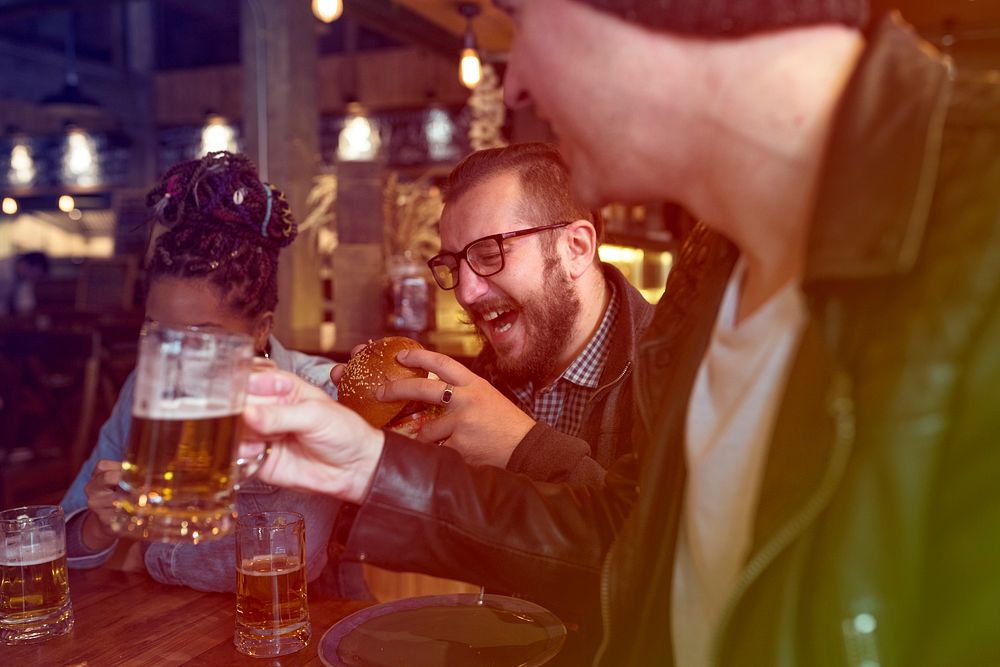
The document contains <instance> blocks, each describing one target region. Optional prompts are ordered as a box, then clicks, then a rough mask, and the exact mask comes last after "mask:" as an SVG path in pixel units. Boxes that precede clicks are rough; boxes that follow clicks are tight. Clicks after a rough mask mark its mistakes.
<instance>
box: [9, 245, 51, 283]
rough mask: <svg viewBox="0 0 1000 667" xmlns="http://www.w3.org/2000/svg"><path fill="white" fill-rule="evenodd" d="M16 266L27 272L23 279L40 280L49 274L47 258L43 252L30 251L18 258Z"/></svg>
mask: <svg viewBox="0 0 1000 667" xmlns="http://www.w3.org/2000/svg"><path fill="white" fill-rule="evenodd" d="M17 265H19V266H21V267H22V270H24V271H27V275H26V276H25V277H32V278H40V277H42V276H46V275H48V273H49V256H48V255H46V254H45V253H44V252H38V251H32V252H26V253H24V254H23V255H20V256H18V258H17Z"/></svg>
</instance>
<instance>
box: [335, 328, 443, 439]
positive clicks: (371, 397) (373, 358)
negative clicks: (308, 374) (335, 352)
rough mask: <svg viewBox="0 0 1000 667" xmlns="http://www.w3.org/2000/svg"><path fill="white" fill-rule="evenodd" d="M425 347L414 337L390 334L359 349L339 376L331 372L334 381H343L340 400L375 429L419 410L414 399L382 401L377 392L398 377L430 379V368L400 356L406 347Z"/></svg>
mask: <svg viewBox="0 0 1000 667" xmlns="http://www.w3.org/2000/svg"><path fill="white" fill-rule="evenodd" d="M413 349H417V350H422V349H423V346H422V345H421V344H420V343H418V342H417V341H415V340H413V339H411V338H405V337H403V336H389V337H387V338H380V339H378V340H375V341H369V342H368V344H367V345H364V346H361V347H360V348H355V350H354V353H353V355H352V356H351V359H350V361H348V362H347V365H346V366H345V367H341V366H336V367H334V368H335V370H336V369H341V368H342V370H341V371H340V373H339V376H338V375H334V373H333V372H331V374H330V377H331V378H332V379H333V381H334V382H339V386H338V390H337V391H338V400H339V401H340V403H341V405H345V406H347V407H349V408H350V409H352V410H354V411H355V412H357V413H358V414H359V415H361V416H362V417H364V418H365V421H367V422H368V423H369V424H371V425H372V426H374V427H375V428H382V427H384V426H386V425H388V424H389V423H390V422H392V421H394V420H395V419H396V418H397V417H402V416H405V415H406V414H410V413H412V412H414V411H415V409H414V408H416V409H419V406H412V405H410V404H411V403H412V401H408V400H396V401H380V400H378V398H377V397H376V395H375V393H376V391H377V390H378V388H379V387H381V386H383V385H385V384H387V383H389V382H393V381H395V380H405V379H409V378H426V377H427V371H425V370H423V369H420V368H408V367H406V366H404V365H402V364H401V363H399V361H398V360H397V359H396V355H397V354H399V353H400V352H402V351H403V350H413Z"/></svg>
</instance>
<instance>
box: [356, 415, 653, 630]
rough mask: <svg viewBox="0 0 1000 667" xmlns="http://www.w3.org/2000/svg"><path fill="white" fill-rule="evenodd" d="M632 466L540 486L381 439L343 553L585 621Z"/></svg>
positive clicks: (392, 438) (399, 440)
mask: <svg viewBox="0 0 1000 667" xmlns="http://www.w3.org/2000/svg"><path fill="white" fill-rule="evenodd" d="M634 468H635V466H634V465H632V464H631V461H623V462H622V464H621V467H620V469H619V470H614V469H613V470H612V471H610V472H609V473H608V477H607V480H606V482H605V484H603V485H591V486H569V485H557V484H545V483H540V482H533V481H531V480H530V479H529V478H528V477H526V476H524V475H518V474H515V473H511V472H509V471H506V470H502V469H500V468H496V467H493V466H482V467H472V466H469V465H467V464H466V463H464V462H463V461H462V458H461V456H460V455H459V454H458V453H457V452H455V451H454V450H452V449H450V448H448V447H435V446H433V445H424V444H421V443H418V442H415V441H413V440H409V439H407V438H404V437H401V436H397V435H395V434H388V435H387V436H386V444H385V450H384V452H383V455H382V460H381V461H380V463H379V467H378V470H377V472H376V475H375V479H374V482H373V486H372V489H371V491H370V493H369V496H368V498H367V499H366V500H365V502H364V503H363V504H362V506H361V507H360V509H359V512H358V515H357V519H356V521H355V523H354V526H353V528H352V530H351V534H350V536H349V537H348V540H347V544H346V545H345V556H346V557H347V558H352V559H358V560H363V561H365V562H369V563H372V564H374V565H378V566H380V567H385V568H389V569H394V570H402V571H412V572H422V573H425V574H430V575H434V576H441V577H448V578H452V579H462V580H465V581H468V582H471V583H475V584H481V585H485V586H486V587H487V588H489V589H492V590H499V591H503V592H507V593H510V594H515V595H521V596H523V597H526V598H530V599H532V600H535V601H537V602H539V603H541V604H544V605H546V606H548V607H550V608H552V609H553V611H557V613H558V612H559V611H560V610H571V611H572V612H573V614H574V615H577V614H582V615H584V616H590V615H591V614H592V613H596V610H597V601H598V588H599V581H600V572H601V566H602V562H603V559H604V555H605V554H606V552H607V550H608V548H609V547H610V545H611V543H612V541H613V540H614V537H615V535H616V533H617V531H618V529H619V527H620V526H621V524H622V523H623V522H624V518H625V516H626V515H627V513H628V511H629V509H630V508H631V506H632V504H633V503H634V501H635V497H636V484H635V470H634Z"/></svg>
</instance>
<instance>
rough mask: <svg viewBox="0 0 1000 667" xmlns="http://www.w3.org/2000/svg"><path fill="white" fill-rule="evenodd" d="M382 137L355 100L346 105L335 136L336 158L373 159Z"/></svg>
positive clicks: (349, 160)
mask: <svg viewBox="0 0 1000 667" xmlns="http://www.w3.org/2000/svg"><path fill="white" fill-rule="evenodd" d="M381 144H382V139H381V137H380V136H379V132H378V128H377V127H376V126H375V125H374V124H373V123H372V121H371V119H370V118H368V116H367V115H365V112H364V109H363V108H362V106H361V105H360V104H358V103H357V102H356V101H353V102H350V103H349V104H348V105H347V117H346V118H345V119H344V127H343V129H341V130H340V135H339V136H338V137H337V159H338V160H342V161H345V162H351V161H367V160H374V159H375V158H376V157H377V156H378V151H379V147H380V146H381Z"/></svg>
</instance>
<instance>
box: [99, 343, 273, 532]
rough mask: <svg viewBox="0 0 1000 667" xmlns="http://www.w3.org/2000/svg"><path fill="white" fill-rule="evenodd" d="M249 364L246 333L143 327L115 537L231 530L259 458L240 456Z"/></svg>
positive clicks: (251, 351)
mask: <svg viewBox="0 0 1000 667" xmlns="http://www.w3.org/2000/svg"><path fill="white" fill-rule="evenodd" d="M252 358H253V343H252V341H251V339H250V337H249V336H245V335H243V334H236V333H224V332H217V331H205V330H199V329H190V328H187V329H174V328H170V327H165V326H160V325H157V324H151V325H147V326H146V327H145V328H144V330H143V333H142V335H141V336H140V338H139V359H138V365H137V368H136V380H135V398H134V403H133V405H132V425H131V428H130V429H129V437H128V444H127V445H126V451H125V458H124V460H123V461H122V478H121V482H120V483H119V486H120V488H121V494H120V495H119V498H118V500H117V501H116V505H117V507H118V508H119V509H120V510H122V512H120V513H119V516H118V518H117V519H116V520H114V521H113V523H112V527H113V528H114V529H115V530H116V531H117V532H120V533H127V534H129V535H131V536H133V537H136V538H141V539H146V540H155V541H161V542H193V543H198V542H200V541H202V540H208V539H214V538H217V537H221V536H223V535H226V534H227V533H229V532H230V531H231V530H232V527H233V522H234V520H235V518H236V513H235V496H236V489H237V488H238V484H239V482H240V481H242V480H243V479H244V478H245V477H247V476H248V475H249V474H252V473H253V472H254V471H256V468H257V467H258V466H259V463H260V461H261V460H262V458H263V457H262V456H261V457H260V458H258V460H256V461H254V462H253V463H252V464H247V463H246V462H245V461H242V460H239V459H238V458H237V451H238V446H239V441H240V436H241V431H242V417H241V415H242V413H243V406H244V401H245V399H246V384H247V378H248V377H249V373H250V368H251V360H252Z"/></svg>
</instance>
